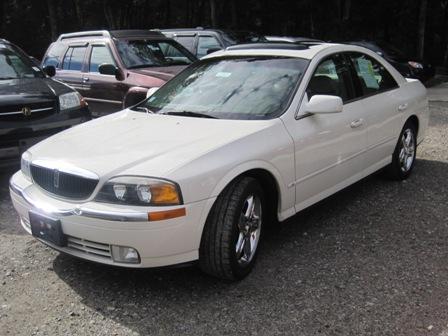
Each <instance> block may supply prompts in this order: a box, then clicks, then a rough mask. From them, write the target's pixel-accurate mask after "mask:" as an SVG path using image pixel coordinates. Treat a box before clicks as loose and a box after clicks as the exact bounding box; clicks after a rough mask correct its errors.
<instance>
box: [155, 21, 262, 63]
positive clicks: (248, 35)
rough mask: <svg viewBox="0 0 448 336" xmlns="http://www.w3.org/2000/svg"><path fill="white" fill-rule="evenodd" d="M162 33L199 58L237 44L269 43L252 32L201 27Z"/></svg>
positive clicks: (167, 30) (166, 30)
mask: <svg viewBox="0 0 448 336" xmlns="http://www.w3.org/2000/svg"><path fill="white" fill-rule="evenodd" d="M160 31H161V32H162V33H163V34H165V35H166V36H167V37H170V38H173V39H175V40H176V41H177V42H179V43H180V44H182V45H183V46H184V47H185V48H187V49H188V50H189V51H190V52H191V53H193V54H194V55H196V56H197V57H198V58H201V57H203V56H205V55H207V54H210V53H211V52H214V51H217V50H221V49H225V48H227V47H229V46H232V45H235V44H243V43H260V42H267V40H266V38H265V37H264V36H262V35H259V34H256V33H253V32H250V31H230V30H219V29H204V28H201V27H198V28H180V29H161V30H160Z"/></svg>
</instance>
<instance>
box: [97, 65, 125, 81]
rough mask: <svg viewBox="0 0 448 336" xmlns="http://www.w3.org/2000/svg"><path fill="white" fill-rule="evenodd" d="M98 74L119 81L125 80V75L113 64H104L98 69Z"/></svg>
mask: <svg viewBox="0 0 448 336" xmlns="http://www.w3.org/2000/svg"><path fill="white" fill-rule="evenodd" d="M98 72H99V73H100V74H102V75H109V76H115V78H116V79H117V80H118V81H122V80H123V79H124V76H123V73H122V72H121V70H120V69H119V68H117V67H116V66H115V65H113V64H108V63H104V64H101V65H100V66H99V67H98Z"/></svg>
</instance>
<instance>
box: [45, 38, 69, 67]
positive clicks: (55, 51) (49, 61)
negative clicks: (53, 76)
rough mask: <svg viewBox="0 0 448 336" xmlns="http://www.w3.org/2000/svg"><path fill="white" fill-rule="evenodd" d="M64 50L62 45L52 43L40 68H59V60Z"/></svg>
mask: <svg viewBox="0 0 448 336" xmlns="http://www.w3.org/2000/svg"><path fill="white" fill-rule="evenodd" d="M64 50H65V45H64V44H62V43H53V44H52V45H51V46H50V48H49V49H48V52H47V54H46V55H45V58H44V60H43V61H42V66H44V67H45V66H47V65H52V66H54V67H55V68H58V67H59V62H60V58H61V56H62V54H63V52H64Z"/></svg>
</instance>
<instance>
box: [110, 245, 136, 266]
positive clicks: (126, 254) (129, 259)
mask: <svg viewBox="0 0 448 336" xmlns="http://www.w3.org/2000/svg"><path fill="white" fill-rule="evenodd" d="M111 250H112V259H113V260H114V261H115V262H120V263H126V264H139V263H140V255H139V254H138V252H137V250H136V249H134V248H132V247H126V246H117V245H112V246H111Z"/></svg>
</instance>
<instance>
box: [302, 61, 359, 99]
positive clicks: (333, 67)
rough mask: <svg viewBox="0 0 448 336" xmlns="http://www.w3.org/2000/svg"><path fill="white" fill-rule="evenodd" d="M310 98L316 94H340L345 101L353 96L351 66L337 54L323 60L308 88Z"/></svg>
mask: <svg viewBox="0 0 448 336" xmlns="http://www.w3.org/2000/svg"><path fill="white" fill-rule="evenodd" d="M306 92H307V94H308V99H311V97H312V96H314V95H330V96H339V97H341V98H342V101H343V102H346V101H347V100H350V99H351V98H352V94H351V82H350V77H349V68H348V65H347V64H345V62H344V60H343V58H342V57H340V56H339V55H335V56H333V57H331V58H327V59H325V60H324V61H322V62H321V63H320V64H319V65H318V67H317V68H316V71H315V72H314V74H313V77H312V78H311V80H310V82H309V84H308V88H307V90H306Z"/></svg>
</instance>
